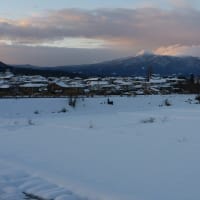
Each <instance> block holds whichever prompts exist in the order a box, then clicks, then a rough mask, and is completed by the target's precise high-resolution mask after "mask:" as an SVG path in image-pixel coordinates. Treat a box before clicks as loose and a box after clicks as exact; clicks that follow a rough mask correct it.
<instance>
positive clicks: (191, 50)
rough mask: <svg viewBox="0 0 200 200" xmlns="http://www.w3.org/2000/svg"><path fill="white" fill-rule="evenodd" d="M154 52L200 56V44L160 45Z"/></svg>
mask: <svg viewBox="0 0 200 200" xmlns="http://www.w3.org/2000/svg"><path fill="white" fill-rule="evenodd" d="M154 53H155V54H159V55H171V56H197V57H200V45H192V46H184V45H179V44H176V45H171V46H165V47H159V48H158V49H156V50H155V51H154Z"/></svg>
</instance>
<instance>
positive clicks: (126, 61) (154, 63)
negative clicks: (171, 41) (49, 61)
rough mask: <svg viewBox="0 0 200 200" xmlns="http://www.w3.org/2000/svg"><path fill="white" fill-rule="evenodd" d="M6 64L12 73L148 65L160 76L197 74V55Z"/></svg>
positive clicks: (129, 72)
mask: <svg viewBox="0 0 200 200" xmlns="http://www.w3.org/2000/svg"><path fill="white" fill-rule="evenodd" d="M0 68H1V66H0ZM9 68H10V70H11V71H13V72H14V73H22V74H41V75H51V76H53V75H54V76H62V75H67V76H146V74H147V71H148V69H149V68H151V69H152V71H153V73H156V74H160V75H162V76H166V75H172V74H177V75H185V76H189V75H190V74H195V75H200V58H198V57H175V56H160V55H152V54H144V55H138V56H135V57H129V58H123V59H117V60H112V61H107V62H102V63H97V64H88V65H76V66H59V67H35V66H30V65H20V66H19V65H18V66H9Z"/></svg>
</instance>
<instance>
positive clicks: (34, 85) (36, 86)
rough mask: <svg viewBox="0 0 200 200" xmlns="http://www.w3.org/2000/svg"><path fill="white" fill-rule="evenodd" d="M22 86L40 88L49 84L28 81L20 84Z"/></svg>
mask: <svg viewBox="0 0 200 200" xmlns="http://www.w3.org/2000/svg"><path fill="white" fill-rule="evenodd" d="M20 87H23V88H34V87H35V88H40V87H47V84H39V83H26V84H23V85H20Z"/></svg>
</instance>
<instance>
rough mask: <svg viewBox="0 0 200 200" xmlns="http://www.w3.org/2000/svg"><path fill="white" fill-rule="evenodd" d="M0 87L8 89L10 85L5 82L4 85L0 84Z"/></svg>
mask: <svg viewBox="0 0 200 200" xmlns="http://www.w3.org/2000/svg"><path fill="white" fill-rule="evenodd" d="M0 88H1V89H8V88H10V85H7V84H5V85H0Z"/></svg>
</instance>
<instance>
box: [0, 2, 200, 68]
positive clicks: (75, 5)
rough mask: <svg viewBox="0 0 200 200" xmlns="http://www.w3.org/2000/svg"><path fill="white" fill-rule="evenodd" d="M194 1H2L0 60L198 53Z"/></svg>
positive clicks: (61, 61)
mask: <svg viewBox="0 0 200 200" xmlns="http://www.w3.org/2000/svg"><path fill="white" fill-rule="evenodd" d="M199 20H200V2H198V1H197V0H192V1H189V0H159V1H156V0H150V1H139V0H126V1H121V0H120V1H118V2H114V0H112V1H109V2H102V1H99V0H95V1H93V2H92V3H91V2H90V1H89V0H85V1H84V2H83V1H82V0H77V1H76V2H74V1H72V0H61V1H60V2H59V3H57V2H54V1H49V0H48V1H47V0H44V1H42V2H40V1H39V0H36V1H34V2H27V1H25V0H12V2H9V3H6V2H5V1H4V2H2V3H1V8H0V59H1V60H2V61H3V62H5V63H8V64H11V65H13V64H20V63H22V64H23V63H26V64H30V65H35V66H63V65H80V64H93V63H100V62H103V61H108V60H114V59H120V58H123V57H130V56H135V55H138V52H151V53H154V54H158V55H171V56H194V57H200V40H199V33H200V28H199V27H198V22H199Z"/></svg>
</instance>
